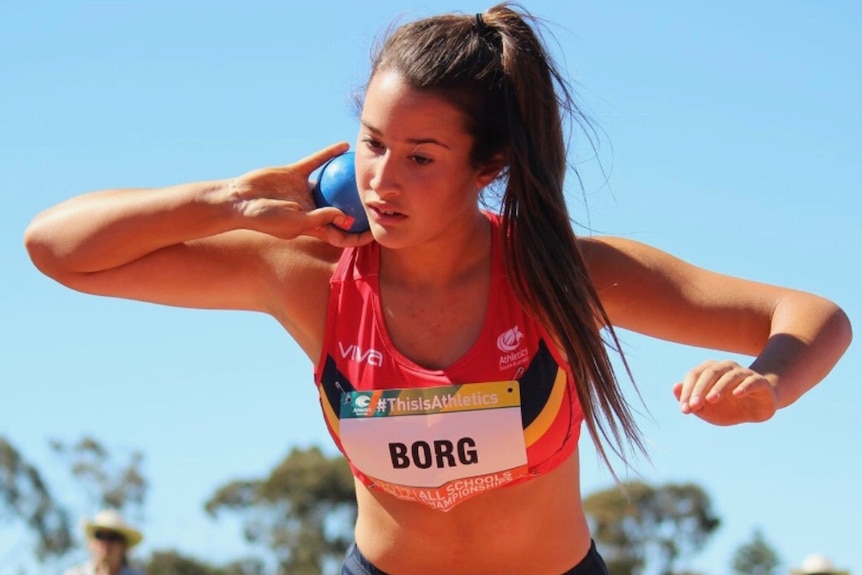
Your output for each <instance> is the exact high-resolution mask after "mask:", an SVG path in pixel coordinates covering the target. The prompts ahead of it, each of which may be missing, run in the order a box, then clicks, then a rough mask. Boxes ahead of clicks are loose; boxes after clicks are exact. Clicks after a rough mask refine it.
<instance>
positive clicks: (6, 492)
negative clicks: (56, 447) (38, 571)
mask: <svg viewBox="0 0 862 575" xmlns="http://www.w3.org/2000/svg"><path fill="white" fill-rule="evenodd" d="M0 508H2V509H3V513H0V519H17V520H20V521H23V522H24V524H25V525H26V526H27V528H28V529H30V530H31V532H33V533H34V534H35V535H36V545H35V547H34V554H35V556H36V557H37V558H38V559H39V560H43V559H45V558H47V557H50V556H53V557H59V556H62V555H64V554H65V553H67V552H68V551H69V550H70V549H71V548H72V546H73V542H72V534H71V529H70V521H69V513H68V512H67V511H66V510H65V508H63V507H62V506H61V505H60V504H58V503H57V502H56V501H55V500H54V498H53V497H52V495H51V493H50V491H49V490H48V487H47V485H46V484H45V482H44V481H43V480H42V476H41V475H40V474H39V472H38V470H37V469H36V468H35V467H33V466H32V465H30V464H29V463H27V461H25V460H24V458H23V457H22V456H21V454H20V453H19V452H18V450H16V449H15V447H13V446H12V444H11V443H9V442H8V441H6V440H5V439H3V438H2V437H0Z"/></svg>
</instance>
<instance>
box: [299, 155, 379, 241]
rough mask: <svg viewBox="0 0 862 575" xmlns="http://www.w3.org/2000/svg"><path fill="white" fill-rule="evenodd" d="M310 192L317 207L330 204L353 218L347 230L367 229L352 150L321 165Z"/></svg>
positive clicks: (356, 232) (366, 218)
mask: <svg viewBox="0 0 862 575" xmlns="http://www.w3.org/2000/svg"><path fill="white" fill-rule="evenodd" d="M312 194H313V196H314V203H315V205H316V206H317V207H318V208H324V207H330V206H331V207H334V208H338V209H339V210H341V211H342V212H344V213H345V214H347V215H348V216H350V217H352V218H353V220H354V221H353V225H352V226H350V228H349V229H348V230H347V231H348V232H351V233H355V234H358V233H361V232H364V231H367V230H368V229H369V227H368V216H367V215H366V213H365V209H364V208H363V207H362V201H361V200H360V199H359V190H358V189H357V188H356V166H355V163H354V154H353V152H346V153H344V154H341V155H340V156H336V157H334V158H332V159H331V160H329V161H328V162H326V163H325V164H324V165H323V168H321V170H320V176H319V177H318V178H317V183H316V184H315V185H314V189H313V190H312Z"/></svg>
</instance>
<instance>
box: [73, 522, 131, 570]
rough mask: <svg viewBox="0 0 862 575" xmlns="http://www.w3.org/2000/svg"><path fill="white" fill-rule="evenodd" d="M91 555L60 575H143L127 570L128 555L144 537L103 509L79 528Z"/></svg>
mask: <svg viewBox="0 0 862 575" xmlns="http://www.w3.org/2000/svg"><path fill="white" fill-rule="evenodd" d="M81 526H82V527H83V530H84V535H85V536H86V539H87V548H88V550H89V551H90V560H89V561H87V562H86V563H82V564H80V565H76V566H75V567H72V568H71V569H68V570H67V571H66V572H65V573H64V574H63V575H144V574H143V572H141V571H139V570H137V569H133V568H131V567H130V566H129V559H128V552H129V550H130V549H131V548H132V547H134V546H135V545H137V544H138V543H140V542H141V541H142V540H143V538H144V536H143V534H142V533H141V532H140V531H139V530H137V529H135V528H134V527H132V526H131V525H129V524H128V523H126V522H125V520H124V519H123V517H122V515H120V513H119V512H118V511H116V510H114V509H104V510H102V511H99V512H98V513H96V515H95V516H94V517H93V518H92V519H87V520H84V521H83V522H82V524H81Z"/></svg>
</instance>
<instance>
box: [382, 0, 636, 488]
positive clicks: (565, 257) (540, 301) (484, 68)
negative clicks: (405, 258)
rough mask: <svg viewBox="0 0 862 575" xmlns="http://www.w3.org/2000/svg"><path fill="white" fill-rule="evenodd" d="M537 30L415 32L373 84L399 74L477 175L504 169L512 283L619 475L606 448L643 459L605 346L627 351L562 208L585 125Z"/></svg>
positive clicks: (487, 27)
mask: <svg viewBox="0 0 862 575" xmlns="http://www.w3.org/2000/svg"><path fill="white" fill-rule="evenodd" d="M531 23H532V24H533V25H534V26H535V29H534V26H531ZM537 25H538V21H537V19H536V18H535V17H533V16H532V15H530V14H529V13H528V12H527V11H526V10H525V9H523V8H522V7H520V6H518V5H517V4H513V3H504V4H499V5H496V6H494V7H492V8H490V9H488V10H487V11H485V12H483V13H481V14H476V15H465V14H446V15H441V16H435V17H431V18H425V19H422V20H418V21H415V22H411V23H407V24H404V25H402V26H400V27H399V28H397V29H396V30H394V31H393V32H392V33H391V34H389V36H388V37H387V38H386V40H385V41H384V43H383V44H382V46H381V47H380V48H379V49H378V50H377V52H376V54H375V56H374V58H373V60H372V71H371V76H372V77H373V75H374V74H375V73H377V72H379V71H382V70H392V71H396V72H397V73H398V74H399V75H400V76H401V77H402V79H403V80H404V81H406V82H407V83H408V84H409V85H410V86H412V87H413V88H415V89H419V90H428V91H431V92H433V93H435V94H437V95H439V96H441V97H443V98H445V99H447V100H448V101H450V102H452V103H453V104H454V105H456V106H458V107H459V108H460V109H461V110H462V111H463V112H464V116H465V118H466V121H467V126H466V128H467V131H468V133H470V134H472V136H473V137H474V146H473V150H472V153H471V156H472V157H471V161H472V162H473V165H474V166H483V165H487V164H489V163H491V162H493V161H494V160H495V159H498V158H503V161H504V163H505V166H504V168H503V170H502V172H501V175H500V180H501V182H504V183H505V191H504V193H503V198H502V208H501V212H502V215H503V222H504V236H505V240H504V241H505V244H504V249H505V253H506V258H505V260H506V266H507V272H508V275H509V278H510V281H511V283H512V285H513V286H514V288H515V290H516V292H517V293H518V295H519V298H520V299H521V301H522V303H523V304H524V305H525V307H526V308H527V309H529V310H531V311H532V313H534V314H536V316H537V317H538V318H539V320H540V321H541V322H542V323H543V324H544V325H545V326H546V327H547V328H548V330H549V331H550V332H551V333H552V334H554V336H555V337H556V340H557V341H556V342H555V343H556V344H557V345H559V346H560V348H561V349H562V351H563V352H564V353H565V355H566V358H567V359H568V362H569V365H570V368H571V370H572V372H573V375H574V379H575V384H576V387H577V393H578V398H579V400H580V403H581V407H582V409H583V411H584V415H585V420H586V423H587V427H588V429H589V432H590V435H591V436H592V438H593V440H594V442H595V444H596V448H597V450H598V452H599V454H600V456H601V457H602V459H603V460H604V461H605V463H606V464H608V467H611V465H610V461H609V458H608V454H607V452H606V450H605V448H604V444H605V442H610V443H611V449H612V450H613V451H614V452H615V453H616V454H617V455H618V456H619V457H621V458H622V460H623V461H624V462H625V461H626V457H625V452H624V451H625V450H624V449H623V446H624V444H628V445H629V446H631V445H632V444H633V445H634V446H636V447H637V448H638V449H639V451H640V452H641V453H643V452H645V449H644V445H643V442H642V440H641V437H640V433H639V431H638V428H637V424H636V423H635V421H634V418H633V417H632V415H631V412H630V408H629V405H628V403H627V402H626V400H625V398H624V397H623V395H622V393H621V391H620V388H619V385H618V382H617V378H616V376H615V374H614V369H613V366H612V364H611V360H610V358H609V356H608V352H607V347H606V346H611V347H613V348H614V349H616V350H617V351H618V352H620V348H619V341H618V340H617V336H616V334H615V333H614V330H613V327H612V326H611V324H610V320H609V319H608V316H607V314H606V312H605V311H604V309H603V307H602V304H601V301H600V299H599V296H598V294H597V292H596V289H595V287H594V285H593V283H592V282H591V280H590V278H589V276H588V273H587V270H586V265H585V263H584V259H583V257H582V255H581V254H580V252H579V250H578V246H577V243H576V237H575V233H574V231H573V229H572V223H571V219H570V217H569V212H568V208H567V206H566V201H565V196H564V180H565V177H566V173H567V170H568V162H567V149H566V144H565V135H564V132H565V130H564V124H563V120H564V118H568V119H574V120H575V121H578V122H579V123H580V122H583V121H584V116H583V114H581V112H580V111H579V109H578V107H577V106H576V105H575V103H574V101H573V98H572V96H571V90H570V88H569V86H568V83H567V82H566V80H565V78H564V77H563V76H562V75H561V74H560V73H559V71H558V69H557V67H556V65H555V64H554V62H553V60H552V58H551V57H550V55H549V53H548V51H547V50H546V48H545V46H544V43H543V41H542V38H541V37H540V36H539V35H538V33H537V30H538V26H537ZM602 327H604V328H605V330H606V333H607V334H608V339H609V341H607V342H606V341H605V340H604V339H603V338H602V335H601V330H602ZM620 357H621V358H622V361H623V365H624V366H625V369H626V371H627V372H628V366H627V364H626V363H625V358H623V357H622V353H621V352H620ZM629 376H631V374H630V373H629ZM611 438H613V441H611ZM611 471H612V472H613V469H611Z"/></svg>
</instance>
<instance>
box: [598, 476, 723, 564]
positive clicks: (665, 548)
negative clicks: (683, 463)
mask: <svg viewBox="0 0 862 575" xmlns="http://www.w3.org/2000/svg"><path fill="white" fill-rule="evenodd" d="M584 510H585V511H586V513H587V515H588V517H589V519H590V522H591V524H592V528H593V536H594V538H595V539H596V541H597V542H598V543H599V544H600V546H602V551H603V554H604V555H605V561H606V562H607V564H608V569H609V570H610V572H611V575H640V574H641V573H643V570H644V567H645V566H646V565H647V561H648V559H650V563H651V564H652V563H654V564H656V565H659V573H661V574H662V575H672V574H673V573H674V569H673V568H674V565H675V563H676V562H677V560H678V559H680V558H685V557H690V556H693V555H695V554H696V553H697V552H699V551H700V550H701V549H702V548H703V546H704V544H705V543H706V542H707V540H708V539H709V537H710V536H711V535H712V533H713V532H714V531H715V529H716V528H717V527H718V525H719V523H720V521H719V519H718V518H717V517H716V516H715V515H714V514H713V511H712V503H711V501H710V499H709V496H708V495H707V494H706V492H705V491H704V490H703V489H701V488H700V487H699V486H697V485H695V484H691V483H688V484H666V485H663V486H660V487H653V486H651V485H648V484H647V483H644V482H641V481H631V482H625V483H623V484H621V485H620V486H614V487H612V488H609V489H606V490H603V491H599V492H596V493H594V494H592V495H589V496H588V497H587V498H586V499H585V500H584ZM653 558H654V560H653Z"/></svg>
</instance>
